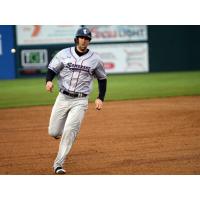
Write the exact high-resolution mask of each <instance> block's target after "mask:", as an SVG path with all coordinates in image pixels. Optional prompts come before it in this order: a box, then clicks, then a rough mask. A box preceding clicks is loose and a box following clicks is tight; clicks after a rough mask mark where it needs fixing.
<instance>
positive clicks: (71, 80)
mask: <svg viewBox="0 0 200 200" xmlns="http://www.w3.org/2000/svg"><path fill="white" fill-rule="evenodd" d="M71 49H72V48H70V54H71V55H72V56H73V57H74V55H73V54H72V50H71ZM74 59H75V64H76V62H77V60H76V58H75V57H74ZM73 76H74V71H73V73H72V76H71V80H70V84H69V89H70V87H71V83H72V78H73ZM69 89H68V90H69Z"/></svg>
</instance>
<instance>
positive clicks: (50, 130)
mask: <svg viewBox="0 0 200 200" xmlns="http://www.w3.org/2000/svg"><path fill="white" fill-rule="evenodd" d="M48 132H49V135H50V136H52V137H56V136H58V135H59V134H60V132H59V131H58V130H57V129H55V128H53V127H49V128H48Z"/></svg>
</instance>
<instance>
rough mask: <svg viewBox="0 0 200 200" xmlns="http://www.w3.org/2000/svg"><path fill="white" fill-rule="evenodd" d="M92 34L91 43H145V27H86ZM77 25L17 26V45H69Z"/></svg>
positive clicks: (72, 41) (72, 40)
mask: <svg viewBox="0 0 200 200" xmlns="http://www.w3.org/2000/svg"><path fill="white" fill-rule="evenodd" d="M87 27H88V28H89V29H90V30H91V32H92V37H93V39H92V42H93V43H94V42H95V43H105V42H124V41H146V40H147V26H143V25H141V26H140V25H137V26H136V25H87ZM78 28H80V26H78V25H65V26H62V25H60V26H52V25H48V26H47V25H30V26H29V25H18V26H16V34H17V45H42V44H45V45H46V44H47V45H48V44H71V43H74V36H75V33H76V31H77V29H78Z"/></svg>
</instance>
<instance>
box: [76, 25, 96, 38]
mask: <svg viewBox="0 0 200 200" xmlns="http://www.w3.org/2000/svg"><path fill="white" fill-rule="evenodd" d="M77 37H87V38H88V39H89V40H91V39H92V33H91V31H90V30H89V29H88V28H85V27H82V28H79V29H78V30H77V32H76V36H75V38H77Z"/></svg>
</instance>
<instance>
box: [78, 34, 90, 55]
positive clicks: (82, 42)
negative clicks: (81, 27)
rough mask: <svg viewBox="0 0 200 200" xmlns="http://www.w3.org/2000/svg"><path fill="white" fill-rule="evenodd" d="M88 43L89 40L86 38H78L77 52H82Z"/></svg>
mask: <svg viewBox="0 0 200 200" xmlns="http://www.w3.org/2000/svg"><path fill="white" fill-rule="evenodd" d="M89 43H90V40H89V38H87V37H78V45H77V47H78V50H80V51H82V52H84V51H85V50H86V49H87V47H88V45H89Z"/></svg>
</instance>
